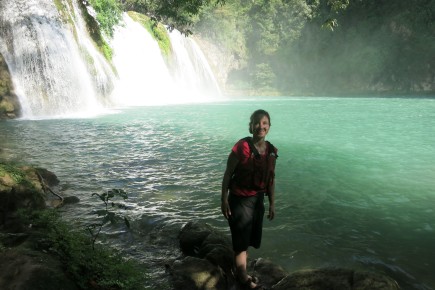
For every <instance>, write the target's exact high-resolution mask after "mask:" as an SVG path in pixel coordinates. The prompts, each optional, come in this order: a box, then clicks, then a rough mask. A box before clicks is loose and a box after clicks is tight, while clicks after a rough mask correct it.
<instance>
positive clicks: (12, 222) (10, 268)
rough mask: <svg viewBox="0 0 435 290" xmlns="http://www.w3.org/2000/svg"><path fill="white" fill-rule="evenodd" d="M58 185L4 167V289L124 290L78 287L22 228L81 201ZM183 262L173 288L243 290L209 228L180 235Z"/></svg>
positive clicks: (334, 281) (314, 282) (324, 278)
mask: <svg viewBox="0 0 435 290" xmlns="http://www.w3.org/2000/svg"><path fill="white" fill-rule="evenodd" d="M58 184H59V180H58V179H57V177H56V175H55V174H54V173H52V172H50V171H48V170H46V169H42V168H35V167H30V166H20V167H16V166H13V165H9V164H4V163H1V162H0V212H1V219H0V289H15V290H19V289H41V290H42V289H44V290H49V289H124V288H122V287H118V288H107V287H102V286H101V285H88V286H87V287H84V288H83V287H79V286H78V285H77V283H76V281H74V280H73V279H72V278H71V276H70V275H68V273H67V272H66V271H65V270H64V268H65V267H63V266H62V261H60V260H59V259H58V258H57V257H56V256H55V255H53V254H52V253H50V251H47V250H46V249H45V248H44V246H41V244H43V243H44V238H45V236H46V235H47V233H46V232H44V230H42V231H41V229H35V228H32V225H31V224H23V223H22V222H20V220H19V218H18V217H17V216H18V215H17V212H19V211H20V210H23V209H24V210H35V211H36V210H41V209H47V208H56V207H59V206H61V205H63V204H65V203H69V202H77V201H78V199H77V198H65V197H62V196H60V195H59V194H56V193H55V192H54V191H53V190H52V189H51V188H55V187H56V186H57V185H58ZM178 240H179V245H180V249H181V251H182V253H183V255H182V256H181V257H179V258H178V259H176V260H174V261H170V262H168V264H167V265H166V267H167V272H168V279H169V280H170V282H171V284H172V287H173V288H172V289H175V290H178V289H180V290H181V289H183V290H238V289H243V288H241V286H240V285H239V283H238V282H237V279H236V278H235V277H234V275H233V272H234V271H233V269H234V264H233V251H232V247H231V242H230V240H229V238H228V237H227V236H226V235H224V234H223V233H220V232H219V231H218V230H217V229H215V228H213V227H212V226H210V225H208V224H204V223H199V222H196V221H192V222H189V223H187V224H186V225H184V226H183V227H182V228H181V229H180V232H179V235H178ZM248 270H249V272H250V274H251V275H254V276H256V277H258V278H259V280H260V283H261V284H262V285H263V286H265V287H266V288H267V289H273V290H284V289H286V290H289V289H290V290H291V289H295V290H296V289H304V290H317V289H319V290H321V289H340V290H341V289H349V290H398V289H400V287H399V286H398V284H397V282H396V281H394V280H393V279H391V278H390V277H388V276H386V275H383V274H380V273H373V272H364V271H359V270H354V269H343V268H322V269H311V270H303V271H296V272H293V273H289V272H287V271H286V270H285V269H283V268H282V267H280V266H278V265H275V264H274V263H273V262H272V261H270V260H267V259H261V258H260V259H256V260H254V261H250V263H249V269H248Z"/></svg>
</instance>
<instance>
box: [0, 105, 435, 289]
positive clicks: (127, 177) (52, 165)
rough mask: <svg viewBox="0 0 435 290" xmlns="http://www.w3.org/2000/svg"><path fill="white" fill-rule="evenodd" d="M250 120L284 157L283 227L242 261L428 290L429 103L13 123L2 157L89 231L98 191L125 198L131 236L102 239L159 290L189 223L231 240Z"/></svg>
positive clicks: (144, 112) (433, 218)
mask: <svg viewBox="0 0 435 290" xmlns="http://www.w3.org/2000/svg"><path fill="white" fill-rule="evenodd" d="M258 108H263V109H266V110H268V111H269V112H270V114H271V121H272V127H271V131H270V133H269V135H268V139H269V140H270V141H271V142H272V143H273V144H274V145H275V146H276V147H278V149H279V159H278V163H277V178H276V179H277V185H276V203H277V204H276V207H277V217H276V219H275V220H274V221H272V222H269V221H267V222H266V223H265V231H264V237H263V244H262V247H261V249H259V250H252V251H251V252H250V258H256V257H266V258H270V259H272V260H273V261H274V262H275V263H277V264H280V265H281V266H283V267H284V268H286V269H287V270H289V271H295V270H298V269H304V268H314V267H323V266H337V267H352V268H358V269H365V270H374V271H380V272H383V273H386V274H388V275H390V276H391V277H393V278H395V279H396V280H397V281H398V282H399V284H400V285H401V286H402V288H403V289H435V278H434V276H433V273H434V271H435V265H434V263H435V262H434V261H435V247H434V245H435V211H434V205H435V99H431V98H422V99H412V98H294V97H293V98H268V99H267V100H260V99H255V98H253V99H239V100H228V101H222V102H217V103H206V104H191V105H177V106H175V105H174V106H162V107H141V108H131V109H124V110H120V111H119V112H117V113H114V114H108V115H104V116H100V117H97V118H93V119H58V120H39V121H30V120H18V121H7V122H2V123H0V136H1V141H0V148H3V150H2V151H1V152H0V155H1V157H2V158H6V159H11V160H12V159H21V160H24V161H26V162H28V163H32V164H37V165H39V166H42V167H46V168H48V169H49V170H52V171H54V172H55V173H56V174H57V175H58V177H59V178H60V180H61V182H62V186H61V188H60V189H61V190H63V192H64V193H65V194H74V195H78V196H79V197H80V198H81V202H80V203H79V204H78V205H75V206H69V207H66V208H65V209H64V212H65V216H66V217H67V218H74V219H75V220H77V217H80V220H83V221H84V222H86V221H89V220H92V218H93V217H94V215H93V209H94V208H95V206H96V205H97V204H98V201H97V200H95V199H94V198H92V197H91V193H92V192H98V191H102V190H105V189H109V188H123V189H125V190H126V191H127V192H128V193H129V196H130V199H129V206H130V209H129V211H128V214H129V217H130V219H131V220H132V224H133V227H132V228H133V230H132V231H127V230H126V229H124V228H122V226H118V227H114V228H111V229H107V232H106V234H107V237H108V241H110V242H111V243H113V244H114V245H117V246H120V247H124V248H127V249H128V250H127V252H128V254H130V255H133V256H135V257H137V258H140V259H143V260H144V261H146V262H147V263H148V264H149V265H150V267H152V268H153V269H154V270H153V271H152V272H153V274H154V275H155V279H154V282H153V283H155V284H154V285H153V286H154V287H160V286H159V285H160V284H161V283H164V282H162V281H163V280H164V267H163V265H164V263H165V262H166V260H167V259H170V258H173V257H175V256H177V255H178V254H179V252H177V241H176V234H177V232H178V230H179V228H180V227H181V226H182V225H183V224H184V223H185V222H187V221H189V220H195V219H199V220H202V221H204V222H208V223H211V224H213V225H214V226H216V227H218V228H220V229H221V230H224V231H225V232H226V233H228V229H227V225H226V223H225V221H224V219H223V217H222V216H221V214H220V207H219V206H220V201H219V197H220V185H221V178H222V174H223V171H224V169H225V162H226V158H227V155H228V153H229V152H230V149H231V146H232V145H233V144H234V143H235V142H236V141H237V140H238V139H240V138H242V137H245V136H247V135H248V134H249V133H248V121H249V116H250V114H251V113H252V111H254V110H256V109H258Z"/></svg>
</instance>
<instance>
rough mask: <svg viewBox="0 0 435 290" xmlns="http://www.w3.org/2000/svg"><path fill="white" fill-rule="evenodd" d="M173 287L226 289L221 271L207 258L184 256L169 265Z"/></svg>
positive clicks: (185, 289)
mask: <svg viewBox="0 0 435 290" xmlns="http://www.w3.org/2000/svg"><path fill="white" fill-rule="evenodd" d="M171 274H172V277H173V279H172V282H173V286H174V288H175V289H180V290H181V289H183V290H196V289H202V290H214V289H219V290H227V289H228V288H227V286H226V281H225V277H224V273H223V271H222V270H221V269H220V268H219V267H218V266H216V265H214V264H212V263H210V262H209V261H207V260H204V259H200V258H195V257H186V258H184V259H181V260H177V261H175V262H174V264H173V265H172V267H171Z"/></svg>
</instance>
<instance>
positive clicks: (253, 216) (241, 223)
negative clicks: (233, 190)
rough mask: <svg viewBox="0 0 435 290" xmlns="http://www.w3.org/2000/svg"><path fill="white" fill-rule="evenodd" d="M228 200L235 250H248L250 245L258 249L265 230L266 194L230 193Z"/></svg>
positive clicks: (237, 251)
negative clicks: (244, 195) (241, 194)
mask: <svg viewBox="0 0 435 290" xmlns="http://www.w3.org/2000/svg"><path fill="white" fill-rule="evenodd" d="M228 202H229V205H230V210H231V216H230V218H229V219H228V223H229V225H230V230H231V239H232V242H233V250H234V252H236V253H239V252H242V251H246V250H247V249H248V247H249V246H251V247H254V248H256V249H258V248H259V247H260V245H261V235H262V231H263V217H264V194H263V193H261V194H258V195H256V196H250V197H241V196H236V195H233V194H230V195H229V199H228Z"/></svg>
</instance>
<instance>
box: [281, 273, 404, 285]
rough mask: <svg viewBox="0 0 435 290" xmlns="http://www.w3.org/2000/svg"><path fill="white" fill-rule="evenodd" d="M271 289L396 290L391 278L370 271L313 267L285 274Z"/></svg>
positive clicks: (395, 283) (394, 282)
mask: <svg viewBox="0 0 435 290" xmlns="http://www.w3.org/2000/svg"><path fill="white" fill-rule="evenodd" d="M272 289H273V290H299V289H307V290H323V289H340V290H375V289H376V290H398V289H400V288H399V286H398V285H397V282H396V281H394V280H393V279H391V278H389V277H387V276H384V275H380V274H377V273H371V272H362V271H354V270H351V269H314V270H304V271H298V272H295V273H292V274H289V275H288V276H286V277H285V278H284V279H283V280H281V281H280V282H279V283H277V284H276V285H274V286H273V287H272Z"/></svg>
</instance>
